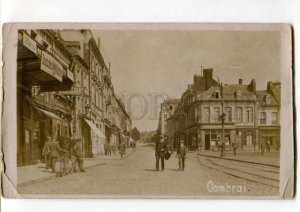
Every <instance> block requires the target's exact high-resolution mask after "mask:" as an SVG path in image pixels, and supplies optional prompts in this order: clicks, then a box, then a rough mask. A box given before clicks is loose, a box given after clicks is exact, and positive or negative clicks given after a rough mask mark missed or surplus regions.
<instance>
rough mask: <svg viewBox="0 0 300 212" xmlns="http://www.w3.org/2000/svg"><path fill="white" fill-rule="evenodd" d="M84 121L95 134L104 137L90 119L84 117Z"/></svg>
mask: <svg viewBox="0 0 300 212" xmlns="http://www.w3.org/2000/svg"><path fill="white" fill-rule="evenodd" d="M84 121H85V122H86V123H87V124H88V125H89V126H90V128H91V129H92V130H93V131H94V133H96V135H97V136H99V137H100V138H105V135H104V134H103V133H102V132H101V130H100V129H98V128H97V127H96V125H95V124H94V123H93V122H92V121H90V120H88V119H85V118H84Z"/></svg>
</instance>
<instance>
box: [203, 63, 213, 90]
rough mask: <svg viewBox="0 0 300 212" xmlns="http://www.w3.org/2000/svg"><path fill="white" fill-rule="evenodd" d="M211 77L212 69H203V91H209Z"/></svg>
mask: <svg viewBox="0 0 300 212" xmlns="http://www.w3.org/2000/svg"><path fill="white" fill-rule="evenodd" d="M212 76H213V69H212V68H206V69H203V79H204V81H205V89H206V90H207V89H209V88H210V87H211V85H212Z"/></svg>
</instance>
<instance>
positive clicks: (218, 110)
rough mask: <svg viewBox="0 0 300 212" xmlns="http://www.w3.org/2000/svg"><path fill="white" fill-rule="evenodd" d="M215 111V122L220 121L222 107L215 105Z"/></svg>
mask: <svg viewBox="0 0 300 212" xmlns="http://www.w3.org/2000/svg"><path fill="white" fill-rule="evenodd" d="M214 112H215V122H218V121H219V118H220V108H219V107H215V108H214Z"/></svg>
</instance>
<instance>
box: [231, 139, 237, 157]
mask: <svg viewBox="0 0 300 212" xmlns="http://www.w3.org/2000/svg"><path fill="white" fill-rule="evenodd" d="M236 148H237V144H236V142H235V141H234V142H233V143H232V149H233V154H234V155H236Z"/></svg>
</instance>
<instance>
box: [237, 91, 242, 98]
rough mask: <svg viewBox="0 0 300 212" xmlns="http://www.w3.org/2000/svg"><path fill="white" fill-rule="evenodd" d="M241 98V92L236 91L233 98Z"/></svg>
mask: <svg viewBox="0 0 300 212" xmlns="http://www.w3.org/2000/svg"><path fill="white" fill-rule="evenodd" d="M241 97H242V91H241V90H237V91H236V92H235V98H237V99H240V98H241Z"/></svg>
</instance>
